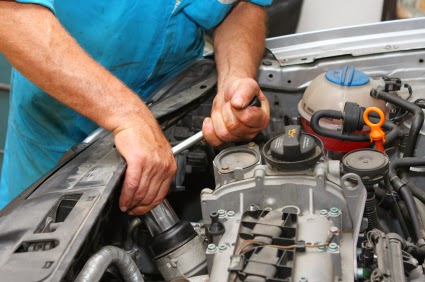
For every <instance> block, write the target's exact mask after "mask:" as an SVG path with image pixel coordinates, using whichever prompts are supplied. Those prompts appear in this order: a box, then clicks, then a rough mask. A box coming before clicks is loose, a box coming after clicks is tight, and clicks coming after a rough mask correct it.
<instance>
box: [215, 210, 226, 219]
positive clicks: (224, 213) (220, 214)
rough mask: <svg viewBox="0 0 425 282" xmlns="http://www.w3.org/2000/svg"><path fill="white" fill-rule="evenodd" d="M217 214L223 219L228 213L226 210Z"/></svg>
mask: <svg viewBox="0 0 425 282" xmlns="http://www.w3.org/2000/svg"><path fill="white" fill-rule="evenodd" d="M217 213H218V216H219V217H223V216H225V215H226V211H225V210H218V211H217Z"/></svg>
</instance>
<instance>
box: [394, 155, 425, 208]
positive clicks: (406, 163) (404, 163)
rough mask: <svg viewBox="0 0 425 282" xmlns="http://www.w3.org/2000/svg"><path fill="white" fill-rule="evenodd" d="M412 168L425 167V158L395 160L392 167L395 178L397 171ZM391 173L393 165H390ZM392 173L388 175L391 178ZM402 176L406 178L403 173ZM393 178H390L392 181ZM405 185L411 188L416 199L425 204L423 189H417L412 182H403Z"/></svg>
mask: <svg viewBox="0 0 425 282" xmlns="http://www.w3.org/2000/svg"><path fill="white" fill-rule="evenodd" d="M412 166H425V158H420V157H409V158H407V157H406V158H402V159H398V160H395V161H393V162H392V167H393V169H394V171H393V172H392V174H393V176H394V175H397V174H396V170H397V169H400V168H407V169H408V168H410V167H412ZM390 172H391V165H390ZM390 172H389V173H388V176H390ZM402 176H406V173H402ZM391 178H392V177H390V179H391ZM404 178H406V177H404ZM400 181H401V180H400ZM406 181H407V180H406ZM403 184H406V185H407V187H409V189H410V191H411V192H412V194H413V196H415V197H416V198H418V200H420V201H421V202H422V203H424V204H425V192H424V191H422V189H420V188H419V187H417V186H416V185H415V184H413V183H412V182H407V183H404V182H403Z"/></svg>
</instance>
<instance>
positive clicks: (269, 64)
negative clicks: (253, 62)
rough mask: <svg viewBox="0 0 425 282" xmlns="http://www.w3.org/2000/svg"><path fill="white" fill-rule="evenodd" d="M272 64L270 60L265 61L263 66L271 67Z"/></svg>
mask: <svg viewBox="0 0 425 282" xmlns="http://www.w3.org/2000/svg"><path fill="white" fill-rule="evenodd" d="M271 65H272V62H270V61H269V60H264V61H263V66H271Z"/></svg>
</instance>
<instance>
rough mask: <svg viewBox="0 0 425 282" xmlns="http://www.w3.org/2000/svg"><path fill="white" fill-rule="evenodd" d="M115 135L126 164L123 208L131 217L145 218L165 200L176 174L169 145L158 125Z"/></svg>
mask: <svg viewBox="0 0 425 282" xmlns="http://www.w3.org/2000/svg"><path fill="white" fill-rule="evenodd" d="M114 135H115V145H116V147H117V149H118V151H119V152H120V153H121V155H122V156H123V157H124V158H125V160H126V161H127V171H126V175H125V179H124V185H123V187H122V190H121V197H120V201H119V204H120V208H121V210H122V211H124V212H125V211H128V213H129V214H136V215H140V214H144V213H146V212H148V211H150V210H151V209H153V208H154V207H155V206H157V205H158V204H160V203H161V202H162V201H163V200H164V198H165V196H166V195H167V192H168V188H169V187H170V183H171V181H172V180H173V177H174V175H175V174H176V170H177V166H176V163H175V160H174V156H173V154H172V151H171V147H170V144H169V143H168V141H167V140H166V138H165V137H164V135H163V134H162V132H161V130H160V128H159V127H158V126H157V125H156V124H155V121H152V125H148V124H146V123H143V124H139V125H136V126H135V127H128V128H124V129H120V130H119V131H118V130H117V131H115V132H114Z"/></svg>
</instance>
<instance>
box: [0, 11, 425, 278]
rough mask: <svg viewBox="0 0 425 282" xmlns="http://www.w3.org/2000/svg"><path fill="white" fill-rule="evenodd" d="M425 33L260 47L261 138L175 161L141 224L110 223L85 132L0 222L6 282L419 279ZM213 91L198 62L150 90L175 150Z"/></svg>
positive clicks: (108, 186)
mask: <svg viewBox="0 0 425 282" xmlns="http://www.w3.org/2000/svg"><path fill="white" fill-rule="evenodd" d="M424 26H425V20H424V19H415V20H407V21H400V22H388V23H379V24H373V25H368V26H361V27H350V28H342V29H336V30H330V31H321V32H313V33H309V34H300V35H290V36H284V37H276V38H271V39H268V41H267V48H268V52H267V54H266V55H265V57H264V59H263V61H262V64H261V67H260V69H259V73H258V78H259V84H260V86H261V88H262V91H263V92H264V94H265V95H266V96H267V98H268V100H269V102H270V109H271V120H270V124H269V127H268V128H267V129H266V130H264V132H262V133H260V134H259V135H258V136H257V137H256V138H255V139H254V140H250V141H249V142H240V143H234V144H225V145H222V146H220V147H218V148H213V147H211V146H209V145H208V144H206V142H204V141H201V142H198V143H195V144H191V146H187V148H185V149H184V150H181V153H178V154H176V155H175V157H176V161H177V164H178V173H177V175H176V177H175V179H174V182H173V184H172V187H171V189H170V194H169V196H168V198H167V200H165V201H164V202H163V203H162V204H160V205H159V206H157V207H156V208H155V209H153V210H152V211H151V212H149V213H147V214H145V215H143V216H130V215H128V214H125V213H122V212H120V211H119V208H118V197H119V194H120V189H121V185H122V181H123V176H124V172H125V168H126V163H125V160H124V159H123V158H122V157H121V156H120V155H119V153H118V151H117V150H116V149H115V147H114V141H113V136H112V135H111V134H110V133H108V132H106V131H104V130H102V129H100V130H98V131H96V132H94V133H93V134H92V135H91V136H89V137H88V138H87V139H86V140H84V141H83V142H82V143H81V144H77V145H76V146H75V147H73V148H72V149H71V150H70V151H69V152H68V153H67V154H66V156H64V158H63V159H62V160H61V162H60V163H58V165H57V167H56V168H54V169H53V170H52V171H51V172H49V173H48V174H47V175H45V176H44V177H43V178H41V179H40V180H39V181H37V182H36V183H34V184H33V185H32V186H31V187H29V188H28V189H27V190H26V191H24V192H23V193H22V194H21V195H20V196H18V198H16V199H15V200H14V201H13V202H11V203H10V204H9V205H8V206H7V207H6V208H5V209H4V210H3V211H1V212H0V277H1V278H0V280H2V281H3V280H4V281H175V282H184V281H186V282H187V281H189V282H207V281H209V282H224V281H230V282H237V281H241V282H242V281H246V282H319V281H320V282H325V281H329V282H331V281H332V282H335V281H344V282H346V281H370V282H375V281H397V282H398V281H425V273H424V259H425V228H424V221H425V175H424V171H425V170H424V168H423V167H424V166H425V158H424V155H425V137H424V135H425V127H424V125H423V123H424V112H423V109H425V65H424V60H425V29H424V28H423V27H424ZM337 39H338V40H337ZM216 84H217V75H216V71H215V64H214V62H213V60H210V59H202V60H199V61H197V62H195V63H193V64H192V65H190V66H188V68H187V69H186V70H184V71H183V72H182V73H180V74H178V75H177V76H176V77H175V78H173V79H171V80H170V81H168V82H167V84H166V85H164V86H162V87H161V88H160V89H158V90H157V92H156V93H157V94H156V95H155V96H154V98H153V99H152V100H151V101H150V102H149V103H148V105H149V107H150V108H151V110H152V112H153V113H154V115H155V116H156V117H157V119H158V122H159V123H160V125H161V126H162V128H163V130H164V133H165V135H166V136H167V138H168V139H169V140H170V143H171V145H172V146H177V145H180V146H181V145H182V144H183V143H184V142H185V141H186V140H188V139H189V138H190V137H191V136H193V135H194V134H195V133H196V132H198V131H200V129H201V126H202V120H203V119H204V118H205V117H207V116H209V114H210V112H209V110H210V108H211V103H212V99H213V95H214V93H215V90H216Z"/></svg>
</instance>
